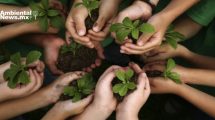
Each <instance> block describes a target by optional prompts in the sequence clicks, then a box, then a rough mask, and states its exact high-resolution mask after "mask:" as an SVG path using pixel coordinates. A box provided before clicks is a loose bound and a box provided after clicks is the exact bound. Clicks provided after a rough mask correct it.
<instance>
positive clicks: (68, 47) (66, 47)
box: [60, 42, 81, 55]
mask: <svg viewBox="0 0 215 120" xmlns="http://www.w3.org/2000/svg"><path fill="white" fill-rule="evenodd" d="M80 47H81V45H80V44H78V43H76V42H71V43H70V44H69V45H63V46H62V47H61V49H60V53H61V54H64V53H67V52H72V53H73V55H75V54H76V51H77V50H78V49H79V48H80Z"/></svg>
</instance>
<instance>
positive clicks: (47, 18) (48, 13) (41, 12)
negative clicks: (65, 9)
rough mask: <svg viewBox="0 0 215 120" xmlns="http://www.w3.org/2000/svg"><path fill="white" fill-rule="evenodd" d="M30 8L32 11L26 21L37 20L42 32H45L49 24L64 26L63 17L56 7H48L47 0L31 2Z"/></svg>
mask: <svg viewBox="0 0 215 120" xmlns="http://www.w3.org/2000/svg"><path fill="white" fill-rule="evenodd" d="M30 8H31V10H32V12H33V13H34V14H33V15H32V16H31V19H30V20H28V21H26V22H34V21H37V20H38V21H39V26H40V28H41V30H42V31H43V32H47V30H48V27H49V25H51V26H52V27H54V28H58V29H61V28H63V27H64V20H63V17H62V16H61V15H60V12H59V11H58V10H56V9H53V8H50V7H49V0H41V2H39V3H35V2H33V1H32V2H31V3H30Z"/></svg>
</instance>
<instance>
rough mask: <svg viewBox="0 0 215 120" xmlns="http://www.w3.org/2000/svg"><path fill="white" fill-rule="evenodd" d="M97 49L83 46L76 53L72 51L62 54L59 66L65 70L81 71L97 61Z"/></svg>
mask: <svg viewBox="0 0 215 120" xmlns="http://www.w3.org/2000/svg"><path fill="white" fill-rule="evenodd" d="M96 58H97V51H96V50H95V49H90V48H87V47H84V46H81V47H80V48H79V49H78V50H77V51H76V54H75V55H74V54H73V53H72V52H67V53H65V54H60V55H59V58H58V64H57V66H58V68H59V69H60V70H62V71H63V72H72V71H81V70H82V69H83V68H86V67H89V66H90V65H91V64H93V63H95V60H96Z"/></svg>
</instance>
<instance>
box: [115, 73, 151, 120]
mask: <svg viewBox="0 0 215 120" xmlns="http://www.w3.org/2000/svg"><path fill="white" fill-rule="evenodd" d="M137 82H138V84H137V89H136V90H135V91H134V92H132V93H130V94H129V95H128V96H126V97H125V98H124V100H123V101H122V102H121V103H119V104H118V106H117V115H116V117H117V120H135V119H136V120H138V113H139V111H140V109H141V107H142V106H143V105H144V104H145V102H146V101H147V99H148V97H149V95H150V85H149V80H148V78H147V76H146V74H145V73H140V74H139V77H138V80H137Z"/></svg>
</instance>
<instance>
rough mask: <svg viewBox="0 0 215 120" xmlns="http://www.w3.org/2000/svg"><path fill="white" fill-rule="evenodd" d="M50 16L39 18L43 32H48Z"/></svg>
mask: <svg viewBox="0 0 215 120" xmlns="http://www.w3.org/2000/svg"><path fill="white" fill-rule="evenodd" d="M48 25H49V23H48V18H47V16H44V17H40V18H39V26H40V29H41V30H42V31H43V32H47V31H48Z"/></svg>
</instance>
